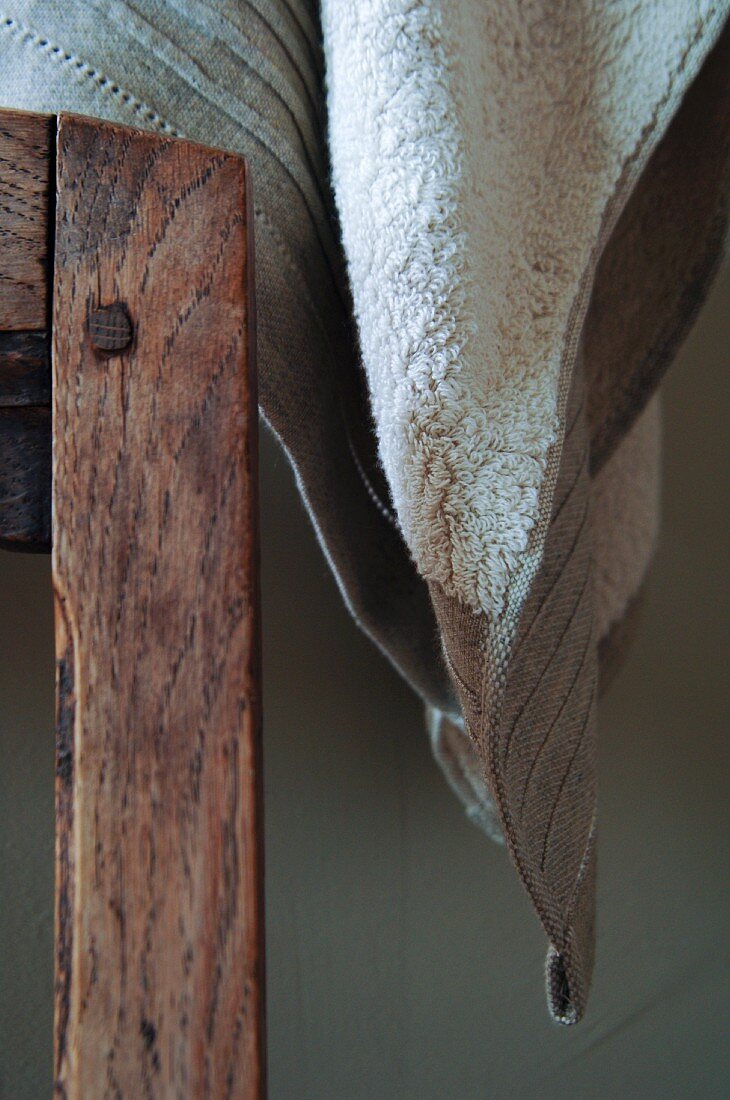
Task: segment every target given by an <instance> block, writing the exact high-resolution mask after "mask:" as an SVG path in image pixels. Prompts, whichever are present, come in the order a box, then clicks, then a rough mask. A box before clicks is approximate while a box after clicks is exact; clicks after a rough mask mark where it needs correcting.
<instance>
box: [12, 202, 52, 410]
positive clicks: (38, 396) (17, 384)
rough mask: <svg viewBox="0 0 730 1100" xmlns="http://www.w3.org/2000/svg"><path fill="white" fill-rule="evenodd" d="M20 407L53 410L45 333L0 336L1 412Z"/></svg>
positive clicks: (15, 333) (49, 365)
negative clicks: (30, 406) (39, 406)
mask: <svg viewBox="0 0 730 1100" xmlns="http://www.w3.org/2000/svg"><path fill="white" fill-rule="evenodd" d="M1 221H2V218H1V217H0V223H1ZM18 405H48V407H49V408H50V405H51V356H50V353H49V347H48V340H47V338H46V334H45V333H44V332H0V408H8V407H10V406H18Z"/></svg>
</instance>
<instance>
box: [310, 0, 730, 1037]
mask: <svg viewBox="0 0 730 1100" xmlns="http://www.w3.org/2000/svg"><path fill="white" fill-rule="evenodd" d="M726 14H727V6H726V5H725V4H723V3H718V2H714V0H646V2H644V3H641V4H634V3H629V2H621V0H619V2H618V3H607V2H604V0H421V2H414V0H324V3H323V23H324V38H325V57H326V62H327V83H328V97H329V98H328V102H329V111H330V142H331V156H332V164H333V178H334V184H335V194H336V200H337V206H338V210H339V214H340V219H341V224H342V233H343V241H344V247H345V252H346V256H347V261H348V266H349V274H350V280H351V285H352V292H353V297H354V303H355V312H356V316H357V321H358V327H359V335H360V342H361V349H362V356H363V362H364V365H365V370H366V373H367V378H368V384H369V389H370V395H371V401H372V407H373V411H374V417H375V428H376V432H377V438H378V444H379V452H380V457H381V460H382V465H383V468H384V471H385V474H386V477H387V480H388V484H389V486H390V491H391V494H392V499H393V502H394V505H395V509H396V511H397V515H398V520H399V522H400V526H401V528H402V530H403V533H404V535H405V539H406V542H407V544H408V547H409V549H410V552H411V554H412V556H413V559H414V561H415V563H416V566H417V568H418V570H419V572H420V573H421V575H422V576H423V577H425V578H426V580H427V581H428V584H429V589H430V593H431V598H432V601H433V604H434V607H435V610H436V615H437V618H438V621H439V625H440V628H441V634H442V641H443V646H444V652H445V657H446V661H447V665H448V667H449V670H450V673H451V675H452V679H453V682H454V686H455V688H456V691H457V694H458V696H459V700H460V703H461V710H462V719H461V721H459V720H457V722H456V723H449V722H447V721H445V719H444V718H443V716H442V715H434V716H433V720H432V724H431V730H432V737H433V739H434V746H435V749H436V752H437V756H438V757H439V759H440V761H441V762H442V764H443V765H444V767H445V768H446V770H447V773H448V774H449V776H450V778H451V781H452V783H453V785H454V786H455V788H456V789H457V790H458V791H459V793H460V794H461V795H462V797H463V798H464V800H465V802H466V803H467V806H468V807H469V810H470V813H471V814H472V816H474V817H475V818H476V819H477V820H479V821H481V823H482V824H483V825H485V827H486V828H487V829H488V830H489V831H493V830H494V829H496V828H498V829H499V830H500V831H501V832H502V833H503V834H504V836H505V838H506V841H507V844H508V846H509V848H510V852H511V854H512V857H513V859H514V861H515V864H516V867H517V870H518V872H519V874H520V876H521V878H522V880H523V883H524V885H525V887H526V889H527V891H528V893H529V894H530V896H531V898H532V901H533V903H534V905H535V907H536V909H537V912H538V915H539V917H540V919H541V921H542V924H543V926H544V928H545V931H546V934H547V936H548V939H549V942H550V949H549V954H548V965H547V984H548V999H549V1004H550V1008H551V1011H552V1013H553V1015H554V1016H555V1018H556V1019H558V1020H560V1021H561V1022H565V1023H572V1022H574V1021H576V1020H577V1019H579V1018H580V1016H581V1014H582V1012H583V1010H584V1008H585V1003H586V997H587V993H588V986H589V982H590V976H591V970H592V964H593V914H594V879H595V739H594V721H595V717H594V716H595V703H596V693H597V688H596V664H597V649H598V643H599V639H601V638H605V637H606V636H608V635H609V634H610V628H611V627H612V626H613V625H614V624H615V623H616V622H617V621H618V620H620V618H621V617H622V615H623V614H624V613H625V611H626V609H627V607H628V605H629V604H630V602H631V599H632V596H633V595H634V593H635V591H636V589H637V586H638V584H639V582H640V580H641V576H642V574H643V570H644V567H645V565H646V562H647V560H648V557H649V556H650V553H651V549H652V545H653V541H654V535H655V530H656V510H657V490H656V473H657V469H658V463H657V454H658V430H657V412H658V410H657V407H656V403H653V404H650V405H649V407H648V408H647V410H646V411H645V412H644V413H643V415H642V416H641V417H639V418H638V419H636V418H637V417H638V414H639V413H640V411H641V410H642V409H643V408H644V406H645V405H646V402H647V400H648V396H649V394H650V393H651V390H652V388H653V385H654V384H655V382H656V375H657V373H658V372H657V370H656V369H654V367H652V366H651V365H652V364H656V361H657V357H659V358H661V355H660V354H659V351H658V343H659V344H661V340H659V341H658V337H657V331H658V330H657V329H656V327H655V325H654V321H653V320H652V321H651V322H649V320H648V317H649V315H651V314H653V313H654V311H655V310H658V311H659V312H662V311H665V312H666V311H667V309H669V312H671V311H672V309H675V308H676V312H677V313H681V312H682V307H681V304H679V303H678V301H677V299H676V297H675V298H672V296H671V295H669V296H668V297H667V300H666V301H665V302H664V303H663V304H660V303H659V302H658V301H657V300H656V298H657V295H656V293H655V291H656V287H657V286H659V285H660V284H661V285H664V283H665V281H666V284H667V285H669V284H671V285H676V284H677V283H681V284H682V285H683V286H684V287H685V290H686V289H687V288H688V287H689V286H691V285H692V277H691V276H690V275H689V274H688V271H689V268H688V267H687V266H686V264H685V262H684V261H682V262H678V259H677V257H678V255H679V253H681V249H682V247H683V246H677V251H676V252H675V253H674V254H673V253H672V252H671V249H670V248H668V249H667V252H666V255H664V256H660V255H659V253H660V252H661V248H657V246H656V243H654V244H652V243H651V242H652V241H654V242H656V241H658V240H659V241H661V240H663V239H664V238H666V239H670V238H674V237H675V234H676V235H677V236H678V237H679V238H681V239H682V240H683V241H685V242H686V241H687V239H688V238H690V237H691V236H692V234H693V233H696V234H697V236H698V238H700V237H702V238H703V239H705V237H704V234H705V233H706V234H707V240H710V239H712V240H714V241H715V242H716V241H717V235H718V231H717V219H716V216H715V214H716V208H715V207H713V208H712V211H711V212H710V213H709V215H708V221H707V225H708V226H709V225H712V226H713V227H714V228H712V229H706V227H704V226H702V227H701V226H700V225H699V224H696V225H695V227H694V228H691V222H690V219H689V217H688V215H687V214H686V213H680V214H679V216H677V211H676V209H675V208H673V207H672V206H671V202H672V200H671V198H668V197H667V191H669V194H670V195H671V192H672V188H673V187H674V183H673V176H672V175H671V172H670V170H669V169H668V167H667V166H668V165H669V163H670V161H671V156H672V154H671V153H670V154H666V153H665V152H662V153H661V154H660V153H659V152H658V150H659V148H660V143H661V141H662V139H663V138H664V137H665V135H668V134H669V132H670V122H671V120H672V119H673V117H674V116H675V113H676V112H677V111H678V108H679V106H680V104H681V103H682V100H683V97H684V96H685V93H686V91H687V89H688V88H689V86H690V85H691V83H692V81H693V80H694V79H695V77H696V76H697V74H698V72H699V71H700V69H701V67H702V65H703V62H704V60H705V58H706V57H707V54H708V51H709V50H710V48H711V47H712V46H713V44H714V42H715V41H716V39H717V37H718V35H719V32H720V29H721V27H722V23H723V20H724V18H725V15H726ZM699 117H700V120H701V122H702V121H706V124H707V126H708V133H709V132H711V131H712V128H713V120H712V117H711V113H710V115H702V114H700V116H699ZM682 125H683V123H679V126H680V129H681V126H682ZM713 140H714V138H713ZM674 141H675V138H672V140H671V141H670V142H669V144H670V145H671V144H672V142H674ZM678 150H679V145H677V148H676V149H675V150H674V156H678V157H679V159H681V157H682V156H683V155H685V156H686V155H688V154H689V156H690V157H691V156H692V155H693V154H692V153H691V151H689V150H688V149H687V148H685V149H684V152H683V153H682V152H678ZM654 154H656V159H652V158H653V155H654ZM662 157H665V160H666V163H664V162H662V163H660V162H661V161H662ZM703 163H704V162H703ZM662 164H663V166H662ZM662 172H664V173H665V175H664V177H662ZM710 175H711V174H709V175H708V176H707V177H706V178H703V176H699V177H697V178H696V179H695V181H694V186H695V187H696V186H698V185H699V188H700V189H701V190H700V194H705V195H706V194H707V193H708V192H712V190H713V179H712V178H710ZM662 179H663V184H664V185H663V186H662ZM640 183H641V185H642V187H643V188H644V190H646V191H652V189H653V192H652V193H653V195H654V200H655V201H654V208H655V207H656V206H657V201H656V200H657V199H658V203H659V206H660V207H661V204H662V203H663V204H664V217H663V218H662V217H661V212H660V214H659V216H657V211H656V209H653V208H652V205H651V203H647V202H646V200H645V199H642V197H641V188H639V187H638V186H637V185H639V184H640ZM632 196H635V198H633V199H632ZM693 197H694V196H693ZM630 200H631V201H630ZM631 202H633V207H632V206H631ZM622 216H623V218H622ZM713 251H716V248H715V246H712V247H710V248H709V253H713ZM707 254H708V253H707V252H706V253H705V255H707ZM652 256H654V257H655V259H651V257H652ZM601 266H603V271H601ZM690 266H691V265H690ZM701 266H702V265H701V264H700V267H701ZM707 266H708V263H705V268H706V267H707ZM710 266H711V265H710ZM703 270H704V268H703ZM652 295H653V296H654V297H653V298H652ZM690 297H691V294H690ZM670 298H671V300H672V301H673V302H674V306H669V299H670ZM642 301H644V304H645V306H646V314H645V318H644V319H638V320H637V317H636V304H637V302H638V303H639V304H641V303H642ZM609 303H610V304H609ZM685 308H686V307H685ZM612 310H614V311H615V316H614V317H613V318H612V317H611V313H612ZM644 325H646V327H647V328H651V329H652V332H653V335H648V334H647V333H643V335H642V328H643V326H644ZM622 327H624V328H625V329H630V330H631V331H632V335H633V336H634V337H635V340H634V342H633V344H632V346H631V347H630V348H629V349H628V350H626V349H624V347H623V339H624V337H623V336H622V335H621V329H622ZM598 332H600V333H601V336H600V338H598V337H597V335H596V334H597V333H598ZM657 341H658V343H657ZM670 342H671V341H670ZM664 350H665V351H666V344H665V345H664ZM634 356H638V361H637V362H636V363H634V365H633V366H628V369H627V364H628V363H629V360H631V359H632V358H633V357H634ZM666 358H667V356H666V355H665V356H664V359H666ZM632 420H636V423H635V425H634V427H633V429H632V431H631V432H630V433H629V436H628V437H627V438H626V439H623V436H624V435H625V432H626V430H627V427H628V425H629V424H630V423H631V421H632ZM612 425H613V427H612ZM609 439H610V444H609V442H608V440H609ZM621 440H623V442H621ZM619 444H620V445H619ZM611 451H614V452H615V453H613V455H612V457H611V459H610V460H607V459H608V454H609V452H611Z"/></svg>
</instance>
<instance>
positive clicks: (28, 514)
mask: <svg viewBox="0 0 730 1100" xmlns="http://www.w3.org/2000/svg"><path fill="white" fill-rule="evenodd" d="M50 545H51V410H50V408H35V407H32V406H31V407H26V408H13V407H10V408H2V407H0V548H1V549H3V550H25V551H34V552H35V551H41V552H43V551H47V550H48V549H50Z"/></svg>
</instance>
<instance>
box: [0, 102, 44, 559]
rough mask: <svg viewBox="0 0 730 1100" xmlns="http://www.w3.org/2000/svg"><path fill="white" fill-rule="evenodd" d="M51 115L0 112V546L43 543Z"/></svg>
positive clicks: (10, 547)
mask: <svg viewBox="0 0 730 1100" xmlns="http://www.w3.org/2000/svg"><path fill="white" fill-rule="evenodd" d="M54 133H55V119H54V118H51V117H47V116H44V115H32V114H24V113H21V112H18V111H6V110H3V111H0V548H2V549H6V550H34V551H35V550H49V549H50V542H51V412H50V401H51V366H50V354H49V345H48V336H47V332H46V331H45V330H47V328H48V299H49V290H48V284H49V257H48V253H49V240H50V230H49V208H50V191H51V169H52V163H53V138H54Z"/></svg>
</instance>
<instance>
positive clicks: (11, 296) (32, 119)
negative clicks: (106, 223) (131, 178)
mask: <svg viewBox="0 0 730 1100" xmlns="http://www.w3.org/2000/svg"><path fill="white" fill-rule="evenodd" d="M54 124H55V119H54V118H53V117H52V116H50V115H33V114H26V113H25V112H21V111H7V110H4V111H2V112H0V211H1V212H2V217H1V218H0V256H1V259H0V331H5V330H13V331H16V332H17V331H21V330H23V329H26V330H28V331H29V332H35V331H38V330H40V329H45V328H46V325H47V323H48V289H49V288H48V259H49V232H48V227H49V210H48V208H49V190H50V184H51V175H52V171H51V161H52V158H51V156H50V152H51V147H52V140H53V134H54Z"/></svg>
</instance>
